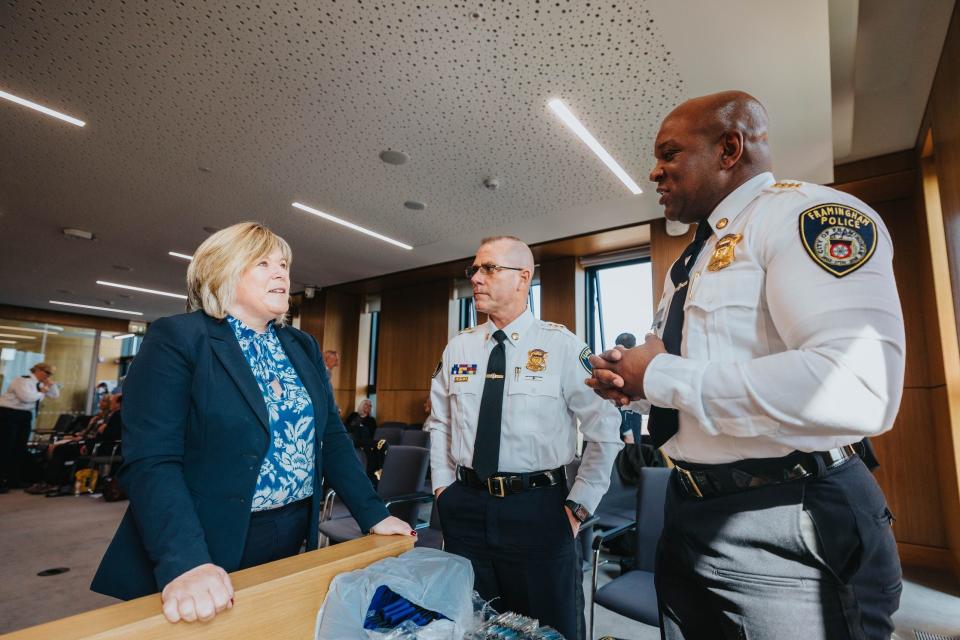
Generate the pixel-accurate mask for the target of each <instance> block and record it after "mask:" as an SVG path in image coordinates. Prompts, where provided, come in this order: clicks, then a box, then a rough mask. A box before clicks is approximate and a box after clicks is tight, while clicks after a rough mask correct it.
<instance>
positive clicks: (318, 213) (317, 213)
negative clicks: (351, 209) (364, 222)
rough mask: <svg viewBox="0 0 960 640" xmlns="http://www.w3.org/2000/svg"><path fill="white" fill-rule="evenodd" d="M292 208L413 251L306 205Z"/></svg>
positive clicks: (399, 243)
mask: <svg viewBox="0 0 960 640" xmlns="http://www.w3.org/2000/svg"><path fill="white" fill-rule="evenodd" d="M293 206H294V207H296V208H297V209H300V210H301V211H306V212H307V213H312V214H313V215H315V216H319V217H321V218H323V219H324V220H329V221H330V222H335V223H337V224H339V225H342V226H344V227H347V228H348V229H353V230H354V231H359V232H360V233H364V234H366V235H368V236H371V237H373V238H376V239H377V240H383V241H384V242H389V243H390V244H392V245H396V246H398V247H400V248H401V249H406V250H407V251H410V250H411V249H413V247H411V246H410V245H409V244H404V243H402V242H400V241H399V240H394V239H393V238H388V237H387V236H385V235H383V234H380V233H377V232H376V231H370V229H367V228H364V227H361V226H360V225H358V224H353V223H352V222H347V221H346V220H341V219H340V218H338V217H336V216H332V215H330V214H329V213H324V212H323V211H320V210H319V209H314V208H313V207H308V206H307V205H305V204H300V203H299V202H294V203H293Z"/></svg>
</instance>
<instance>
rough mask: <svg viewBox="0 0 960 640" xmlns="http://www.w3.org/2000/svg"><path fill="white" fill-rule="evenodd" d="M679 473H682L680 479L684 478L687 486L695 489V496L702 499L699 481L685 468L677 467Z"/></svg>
mask: <svg viewBox="0 0 960 640" xmlns="http://www.w3.org/2000/svg"><path fill="white" fill-rule="evenodd" d="M674 466H676V465H674ZM677 471H679V472H680V477H681V478H683V480H684V481H685V484H687V485H688V486H689V487H690V488H692V489H693V492H694V494H695V495H696V496H697V497H698V498H702V497H703V492H702V491H700V487H699V486H697V481H696V480H694V479H693V474H692V473H690V472H689V471H688V470H686V469H684V468H683V467H677Z"/></svg>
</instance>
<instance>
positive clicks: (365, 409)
mask: <svg viewBox="0 0 960 640" xmlns="http://www.w3.org/2000/svg"><path fill="white" fill-rule="evenodd" d="M372 408H373V404H372V403H371V402H370V399H369V398H364V399H362V400H361V401H360V402H359V403H357V410H356V411H354V412H353V413H351V414H350V415H349V416H347V422H346V427H347V431H349V432H350V437H351V438H352V439H353V446H355V447H356V448H357V449H360V450H361V451H363V454H364V457H365V458H366V460H367V477H368V478H370V482H372V483H373V484H374V486H376V484H377V476H376V473H377V471H379V470H380V468H381V467H383V454H384V452H383V451H382V450H380V449H378V448H377V443H376V441H375V440H374V436H373V434H374V433H375V432H376V430H377V419H376V418H374V417H373V416H372V415H370V411H371V409H372Z"/></svg>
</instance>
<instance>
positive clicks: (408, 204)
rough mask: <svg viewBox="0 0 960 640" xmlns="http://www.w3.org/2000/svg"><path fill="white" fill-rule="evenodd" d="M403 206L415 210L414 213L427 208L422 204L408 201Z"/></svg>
mask: <svg viewBox="0 0 960 640" xmlns="http://www.w3.org/2000/svg"><path fill="white" fill-rule="evenodd" d="M403 206H405V207H406V208H407V209H413V210H414V211H423V210H424V209H425V208H426V207H427V205H425V204H423V203H422V202H417V201H416V200H407V201H406V202H404V203H403Z"/></svg>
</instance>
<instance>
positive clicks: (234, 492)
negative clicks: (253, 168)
mask: <svg viewBox="0 0 960 640" xmlns="http://www.w3.org/2000/svg"><path fill="white" fill-rule="evenodd" d="M290 261H291V254H290V247H289V245H288V244H287V243H286V242H285V241H284V240H283V238H281V237H279V236H277V235H275V234H274V233H272V232H271V231H270V230H269V229H267V228H266V227H264V226H263V225H260V224H257V223H254V222H244V223H240V224H236V225H233V226H232V227H229V228H227V229H223V230H222V231H218V232H217V233H215V234H213V235H212V236H210V237H209V238H208V239H207V240H206V242H204V243H203V244H202V245H200V247H199V248H198V249H197V251H196V253H195V254H194V258H193V261H192V262H191V263H190V267H189V269H188V270H187V292H188V298H189V302H188V305H189V308H190V309H192V310H193V311H192V313H185V314H181V315H177V316H172V317H169V318H162V319H160V320H157V321H156V322H154V323H153V324H152V325H151V326H150V330H149V331H148V332H147V335H146V338H145V339H144V342H143V346H142V347H141V349H140V352H139V354H138V355H137V357H136V359H135V361H134V362H133V364H132V366H131V368H130V372H129V375H128V376H127V378H126V379H125V381H124V384H123V389H124V396H125V401H124V407H123V422H124V429H123V457H124V464H123V466H122V468H121V470H120V472H119V480H120V484H121V486H122V487H123V489H124V490H125V491H126V493H127V495H128V496H129V497H130V507H129V509H128V510H127V513H126V515H125V516H124V518H123V521H122V522H121V523H120V528H119V529H118V531H117V533H116V535H115V537H114V539H113V542H112V543H111V544H110V547H109V548H108V549H107V552H106V555H105V556H104V558H103V561H102V562H101V564H100V568H99V569H98V571H97V575H96V576H95V577H94V580H93V585H92V587H91V588H92V589H93V590H94V591H99V592H101V593H105V594H107V595H112V596H115V597H118V598H123V599H130V598H135V597H139V596H142V595H146V594H149V593H156V592H157V591H161V592H162V600H163V613H164V615H165V616H166V617H167V619H168V620H170V621H171V622H177V621H179V620H186V621H193V620H198V619H199V620H209V619H210V618H212V617H214V616H215V615H216V613H217V612H220V611H222V610H224V609H226V608H230V607H232V606H233V587H232V585H231V583H230V577H229V576H228V575H227V572H229V571H234V570H237V569H242V568H246V567H250V566H255V565H258V564H262V563H264V562H270V561H272V560H276V559H279V558H283V557H287V556H291V555H294V554H296V553H298V552H299V551H300V548H301V546H302V545H303V544H304V543H306V548H307V549H308V550H310V549H315V548H316V547H317V524H318V514H319V509H320V504H321V502H322V498H323V496H322V495H319V493H320V487H321V486H322V482H323V480H326V481H327V482H328V483H329V484H330V486H332V487H333V488H334V489H335V490H336V492H337V495H338V496H339V497H341V498H342V499H343V501H344V503H345V504H346V505H347V507H349V509H350V511H351V513H352V514H353V516H354V517H355V518H356V520H357V522H358V523H359V524H360V527H361V528H362V529H363V530H365V531H372V532H373V533H379V534H403V535H415V534H414V533H413V531H411V529H410V527H409V526H407V524H406V523H405V522H403V521H401V520H399V519H397V518H394V517H391V516H389V514H388V513H387V510H386V508H385V507H384V505H383V503H382V501H381V500H380V498H379V497H378V496H377V494H376V493H375V492H374V490H373V487H372V486H371V485H370V482H368V481H367V478H366V476H365V474H364V470H363V469H362V468H361V467H360V465H359V463H358V461H357V458H356V456H355V455H354V453H353V444H352V443H351V441H350V438H349V437H348V436H347V434H346V432H345V431H344V428H343V424H342V423H341V422H340V418H339V416H338V414H337V407H336V404H335V403H334V399H333V395H332V391H331V388H330V383H329V380H328V379H327V374H326V371H325V367H324V363H323V358H322V356H321V353H320V349H319V347H318V346H317V342H316V340H314V338H313V337H311V336H309V335H308V334H305V333H303V332H301V331H298V330H297V329H294V328H292V327H289V326H285V325H284V317H285V316H286V313H287V309H288V304H289V288H290Z"/></svg>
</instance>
